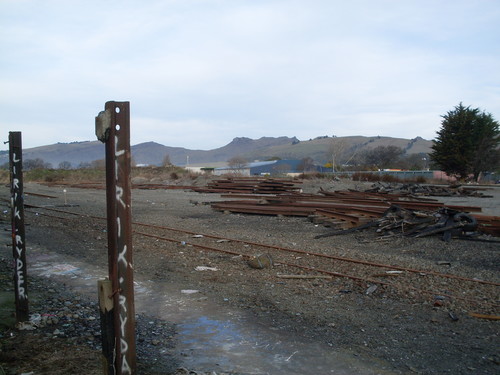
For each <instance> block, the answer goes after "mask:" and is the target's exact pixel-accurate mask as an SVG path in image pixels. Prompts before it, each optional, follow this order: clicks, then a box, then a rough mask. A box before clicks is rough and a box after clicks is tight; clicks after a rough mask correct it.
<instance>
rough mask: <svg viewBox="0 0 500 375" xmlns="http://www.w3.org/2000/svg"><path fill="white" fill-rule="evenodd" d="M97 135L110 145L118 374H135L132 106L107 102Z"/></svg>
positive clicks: (111, 277) (111, 251) (108, 189)
mask: <svg viewBox="0 0 500 375" xmlns="http://www.w3.org/2000/svg"><path fill="white" fill-rule="evenodd" d="M96 135H97V138H98V139H99V140H100V141H101V142H104V143H105V145H106V200H107V223H108V224H107V226H108V268H109V280H110V281H111V289H112V293H111V295H109V296H107V298H112V299H113V320H114V340H112V342H114V349H113V352H114V353H113V354H114V355H113V358H114V363H113V365H114V371H115V372H114V373H115V374H118V375H124V374H135V373H136V351H135V313H134V282H133V262H132V220H131V206H130V204H131V192H130V185H131V183H130V161H131V155H130V107H129V102H114V101H111V102H107V103H106V105H105V110H104V111H103V112H100V113H99V115H98V116H97V117H96ZM110 367H113V366H110ZM108 372H109V371H108Z"/></svg>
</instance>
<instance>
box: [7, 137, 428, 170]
mask: <svg viewBox="0 0 500 375" xmlns="http://www.w3.org/2000/svg"><path fill="white" fill-rule="evenodd" d="M432 144H433V142H432V141H429V140H425V139H423V138H421V137H416V138H413V139H405V138H393V137H383V136H372V137H367V136H359V135H357V136H347V137H328V136H321V137H316V138H314V139H310V140H307V141H300V140H298V139H297V138H296V137H287V136H282V137H261V138H259V139H251V138H247V137H236V138H234V139H233V140H232V141H231V142H230V143H228V144H227V145H225V146H222V147H219V148H216V149H212V150H191V149H187V148H184V147H172V146H165V145H162V144H160V143H157V142H155V141H149V142H143V143H139V144H136V145H133V146H131V152H132V158H133V160H134V161H135V163H137V164H145V165H161V164H162V163H163V161H164V159H165V157H166V155H168V158H169V159H170V162H171V163H172V164H175V165H179V166H185V165H192V164H204V163H205V164H210V163H217V162H219V163H220V162H227V160H229V159H230V158H232V157H235V156H238V157H242V158H245V159H247V160H248V161H254V160H266V159H270V158H277V157H278V158H281V159H303V158H305V157H310V158H312V159H313V160H314V161H315V162H316V163H318V164H323V163H325V162H326V161H328V159H329V153H330V152H332V151H331V150H335V149H336V150H337V151H338V150H339V149H340V148H342V152H343V153H344V154H345V155H346V157H347V156H349V155H354V154H356V153H359V152H362V151H363V150H369V149H373V148H375V147H378V146H396V147H400V148H402V149H403V150H405V152H406V153H407V154H427V153H429V152H430V151H431V146H432ZM104 157H105V153H104V144H103V143H101V142H99V141H82V142H71V143H55V144H52V145H46V146H38V147H33V148H27V149H24V150H23V159H24V160H27V159H37V158H38V159H42V160H43V161H44V162H46V163H50V164H51V165H52V166H53V167H57V166H58V165H59V164H60V163H61V162H69V163H71V165H72V167H78V166H80V165H83V164H85V163H91V162H93V161H95V160H101V159H104ZM330 160H331V159H330ZM7 162H8V151H0V165H4V164H5V163H7Z"/></svg>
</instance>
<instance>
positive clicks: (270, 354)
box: [28, 249, 392, 375]
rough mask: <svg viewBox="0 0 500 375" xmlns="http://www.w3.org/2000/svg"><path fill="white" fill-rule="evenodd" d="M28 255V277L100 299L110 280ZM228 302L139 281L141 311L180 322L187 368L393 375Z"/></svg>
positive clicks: (91, 269)
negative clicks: (102, 285)
mask: <svg viewBox="0 0 500 375" xmlns="http://www.w3.org/2000/svg"><path fill="white" fill-rule="evenodd" d="M29 254H30V259H29V261H28V264H29V274H32V275H37V276H43V277H51V278H54V279H57V280H61V281H63V282H64V283H66V284H67V285H69V286H71V288H72V289H74V290H75V291H76V292H79V293H82V294H86V295H92V294H94V295H95V296H96V298H97V280H98V279H100V278H104V277H105V275H106V272H107V270H105V269H104V268H102V269H99V268H97V267H96V266H95V265H90V264H86V263H82V262H80V261H78V260H75V259H71V258H68V257H65V256H61V255H60V254H56V253H51V252H48V251H45V250H40V249H31V250H30V251H29ZM225 303H227V301H211V300H210V299H209V298H207V297H206V296H204V295H203V294H202V293H201V292H200V291H198V290H195V289H187V288H184V287H181V286H178V285H174V284H172V283H167V282H158V281H155V282H153V281H150V280H137V281H136V282H135V309H136V312H137V313H141V314H145V315H148V316H154V317H155V318H159V319H162V320H165V321H168V322H172V323H175V324H176V326H177V327H176V328H177V332H178V334H177V337H176V341H177V345H176V348H175V351H176V353H173V354H174V355H176V356H177V357H179V358H181V360H182V362H183V363H182V366H183V367H185V368H189V369H194V370H197V371H215V372H216V373H217V372H226V373H227V372H233V373H238V374H273V375H274V374H277V375H279V374H287V375H295V374H296V375H299V374H300V375H303V374H346V375H347V374H391V373H392V372H390V371H389V370H387V369H388V368H389V366H385V365H384V364H383V363H381V362H380V361H370V360H368V359H366V358H362V357H360V356H357V355H356V354H354V353H349V352H344V351H339V350H336V349H335V348H332V347H330V346H329V345H327V344H326V343H318V342H313V341H309V340H304V339H301V338H298V337H296V335H294V334H293V333H291V332H287V331H284V330H282V329H280V328H277V327H273V326H271V325H269V324H268V322H265V321H264V320H260V319H257V318H255V317H254V316H253V315H251V314H250V313H248V312H245V311H241V310H235V309H233V308H230V307H229V306H228V305H225Z"/></svg>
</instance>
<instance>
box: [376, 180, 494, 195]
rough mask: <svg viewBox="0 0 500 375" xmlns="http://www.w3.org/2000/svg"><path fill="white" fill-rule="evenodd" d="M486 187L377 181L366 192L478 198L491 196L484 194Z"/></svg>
mask: <svg viewBox="0 0 500 375" xmlns="http://www.w3.org/2000/svg"><path fill="white" fill-rule="evenodd" d="M484 190H486V188H482V187H477V186H462V185H448V186H442V185H421V184H393V183H383V182H377V183H375V184H373V185H372V187H371V188H370V189H367V190H366V192H367V193H386V194H389V193H390V194H395V193H397V194H400V195H406V196H414V197H421V196H435V197H452V196H469V197H480V198H492V196H491V195H485V194H484V193H483V191H484Z"/></svg>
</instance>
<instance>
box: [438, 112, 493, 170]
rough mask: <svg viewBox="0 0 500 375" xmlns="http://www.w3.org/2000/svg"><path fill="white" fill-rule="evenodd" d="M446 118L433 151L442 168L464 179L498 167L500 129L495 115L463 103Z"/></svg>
mask: <svg viewBox="0 0 500 375" xmlns="http://www.w3.org/2000/svg"><path fill="white" fill-rule="evenodd" d="M442 117H443V121H442V122H441V129H440V130H439V131H438V132H437V134H438V135H437V137H436V139H435V140H434V145H433V146H432V150H433V151H432V152H431V154H430V158H431V160H432V161H433V162H434V163H435V164H436V165H437V166H438V167H439V168H441V169H442V170H443V171H444V172H446V173H447V174H448V175H453V176H457V177H458V178H460V179H462V180H463V179H466V178H467V177H468V176H469V175H470V174H473V175H474V178H476V179H477V177H478V176H479V173H480V172H485V171H491V170H492V169H496V168H498V161H499V151H498V145H499V144H500V130H499V124H498V122H497V121H495V120H494V119H493V117H492V115H491V114H489V113H485V112H480V111H479V108H474V109H472V108H470V106H469V107H464V106H463V104H462V103H460V104H459V105H458V106H456V107H455V108H454V109H453V110H452V111H449V112H448V113H447V114H446V115H444V116H442Z"/></svg>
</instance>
